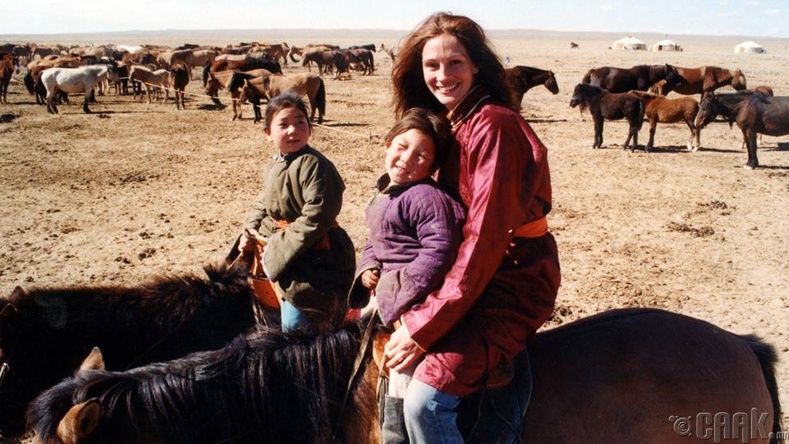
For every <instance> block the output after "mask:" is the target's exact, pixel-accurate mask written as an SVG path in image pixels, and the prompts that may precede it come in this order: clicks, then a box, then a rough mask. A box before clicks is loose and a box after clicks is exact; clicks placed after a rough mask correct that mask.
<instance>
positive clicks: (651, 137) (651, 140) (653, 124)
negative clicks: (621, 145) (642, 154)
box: [646, 118, 657, 151]
mask: <svg viewBox="0 0 789 444" xmlns="http://www.w3.org/2000/svg"><path fill="white" fill-rule="evenodd" d="M656 129H657V119H656V118H653V119H649V142H647V146H646V150H647V151H650V150H651V149H652V147H654V146H655V130H656Z"/></svg>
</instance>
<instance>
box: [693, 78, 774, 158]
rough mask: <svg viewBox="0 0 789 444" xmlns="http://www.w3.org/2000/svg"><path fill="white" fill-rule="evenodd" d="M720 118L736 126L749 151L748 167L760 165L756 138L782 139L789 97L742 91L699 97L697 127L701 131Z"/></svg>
mask: <svg viewBox="0 0 789 444" xmlns="http://www.w3.org/2000/svg"><path fill="white" fill-rule="evenodd" d="M718 115H721V116H723V117H725V118H726V120H728V122H729V126H731V125H732V124H734V123H735V122H736V123H737V126H738V127H739V128H740V130H741V131H742V137H743V140H744V142H745V146H746V147H747V148H748V162H747V163H746V164H745V166H746V167H747V168H751V169H753V168H756V167H758V166H759V159H758V157H756V146H757V144H756V135H757V134H766V135H768V136H785V135H787V134H789V97H768V96H765V95H763V94H759V93H754V92H751V91H744V92H738V93H732V94H715V93H708V94H704V95H703V96H702V97H701V102H700V103H699V113H698V115H697V116H696V121H695V123H696V126H697V127H698V128H704V126H706V125H707V124H708V123H710V122H711V121H712V120H713V119H715V117H716V116H718Z"/></svg>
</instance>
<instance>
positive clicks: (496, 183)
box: [403, 112, 545, 350]
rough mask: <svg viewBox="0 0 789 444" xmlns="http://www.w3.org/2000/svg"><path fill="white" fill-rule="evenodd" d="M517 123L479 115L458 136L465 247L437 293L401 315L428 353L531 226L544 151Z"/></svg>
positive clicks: (505, 116)
mask: <svg viewBox="0 0 789 444" xmlns="http://www.w3.org/2000/svg"><path fill="white" fill-rule="evenodd" d="M518 119H521V117H520V116H518V115H515V114H514V113H507V112H493V113H491V112H488V113H484V112H480V113H478V114H477V115H476V116H474V117H473V118H472V119H471V120H470V121H469V122H466V125H471V126H470V127H469V130H468V131H469V132H470V133H469V134H465V135H463V139H461V135H460V134H459V135H458V136H459V142H460V144H461V154H460V155H461V156H462V157H464V158H465V167H464V169H463V170H461V171H460V176H461V177H460V184H461V185H460V187H461V190H460V194H461V196H463V200H464V202H465V203H466V204H467V206H468V215H467V219H466V223H465V225H464V227H463V242H462V244H461V245H460V250H459V252H458V257H457V260H456V261H455V263H454V265H453V266H452V268H451V269H450V270H449V273H448V274H447V276H446V279H445V280H444V284H443V285H442V286H441V288H440V290H438V291H436V292H433V293H432V294H431V295H430V296H429V297H428V298H427V299H426V300H425V302H424V303H423V304H421V305H419V306H416V307H414V308H413V309H412V310H410V311H408V312H406V313H405V314H404V315H403V322H404V323H405V324H406V327H407V329H408V331H409V333H410V335H411V337H412V338H413V339H414V341H416V342H417V343H418V344H419V345H420V346H421V347H422V348H424V349H426V350H427V349H429V348H430V346H431V345H432V344H434V343H435V342H436V341H437V340H438V339H440V338H441V337H443V336H444V335H445V334H446V333H447V332H448V331H450V330H451V329H452V328H453V327H454V326H455V325H457V323H458V322H459V321H460V320H461V319H462V318H463V317H464V316H465V315H466V313H467V312H468V311H469V310H470V309H471V307H472V306H473V305H474V303H475V302H476V301H477V300H478V299H479V297H480V295H481V294H482V292H483V290H484V289H485V287H486V286H487V284H488V283H489V282H490V281H491V280H492V279H493V276H494V275H495V273H496V271H497V269H498V267H499V264H500V263H501V262H502V258H503V257H504V254H505V253H506V250H507V248H508V245H509V242H510V240H511V238H512V234H511V230H513V229H515V228H517V227H518V226H520V225H521V224H523V223H525V222H528V221H529V215H528V212H529V211H528V209H529V208H530V207H531V206H532V204H533V201H534V198H535V194H536V191H537V188H538V184H539V183H540V182H541V181H542V177H540V174H541V171H542V169H541V168H539V167H537V165H536V164H535V153H537V155H539V156H540V159H543V158H544V154H545V147H544V146H543V145H542V143H541V142H540V141H539V139H538V138H537V137H536V135H534V133H533V132H531V130H530V128H527V126H526V125H525V122H524V123H523V125H522V124H521V122H520V121H519V120H518ZM521 120H522V119H521ZM524 126H526V127H524ZM541 216H542V215H539V217H541ZM532 218H536V217H535V216H532Z"/></svg>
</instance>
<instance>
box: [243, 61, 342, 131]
mask: <svg viewBox="0 0 789 444" xmlns="http://www.w3.org/2000/svg"><path fill="white" fill-rule="evenodd" d="M240 74H241V73H240ZM247 77H248V76H247ZM237 78H241V76H237ZM284 92H293V93H295V94H297V95H298V96H300V97H303V96H305V95H306V96H307V97H308V98H309V99H310V110H311V113H310V120H314V119H315V111H318V124H321V123H323V115H324V114H326V87H325V86H324V83H323V79H322V78H320V76H318V75H316V74H312V73H309V72H303V73H299V74H289V75H285V76H275V75H271V76H263V77H255V78H244V80H243V86H242V87H241V89H240V95H241V97H243V98H246V99H247V100H249V101H250V102H252V107H253V109H254V111H255V123H257V122H259V121H260V120H261V118H262V116H261V113H260V99H261V98H265V99H267V100H271V99H272V98H273V97H276V96H278V95H280V94H282V93H284Z"/></svg>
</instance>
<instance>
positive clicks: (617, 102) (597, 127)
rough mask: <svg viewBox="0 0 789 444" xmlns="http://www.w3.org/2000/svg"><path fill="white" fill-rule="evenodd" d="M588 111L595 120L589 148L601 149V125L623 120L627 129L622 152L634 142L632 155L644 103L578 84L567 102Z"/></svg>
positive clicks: (641, 122)
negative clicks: (592, 141)
mask: <svg viewBox="0 0 789 444" xmlns="http://www.w3.org/2000/svg"><path fill="white" fill-rule="evenodd" d="M579 105H580V107H581V112H582V113H583V111H584V109H589V112H590V113H591V114H592V119H593V120H594V143H593V144H592V148H602V146H603V121H604V120H606V119H608V120H620V119H625V120H627V123H628V125H629V128H630V129H629V131H628V133H627V139H626V140H625V149H627V147H628V145H629V144H630V139H633V146H632V148H631V149H630V151H631V152H632V151H635V149H636V147H637V146H638V131H639V130H640V129H641V125H642V124H643V123H644V102H642V101H641V99H640V98H639V97H638V96H636V95H635V94H630V93H612V92H608V91H606V90H604V89H602V88H600V87H598V86H594V85H589V84H586V83H579V84H578V85H576V86H575V89H574V90H573V97H572V99H570V106H571V107H573V108H575V107H576V106H579Z"/></svg>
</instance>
